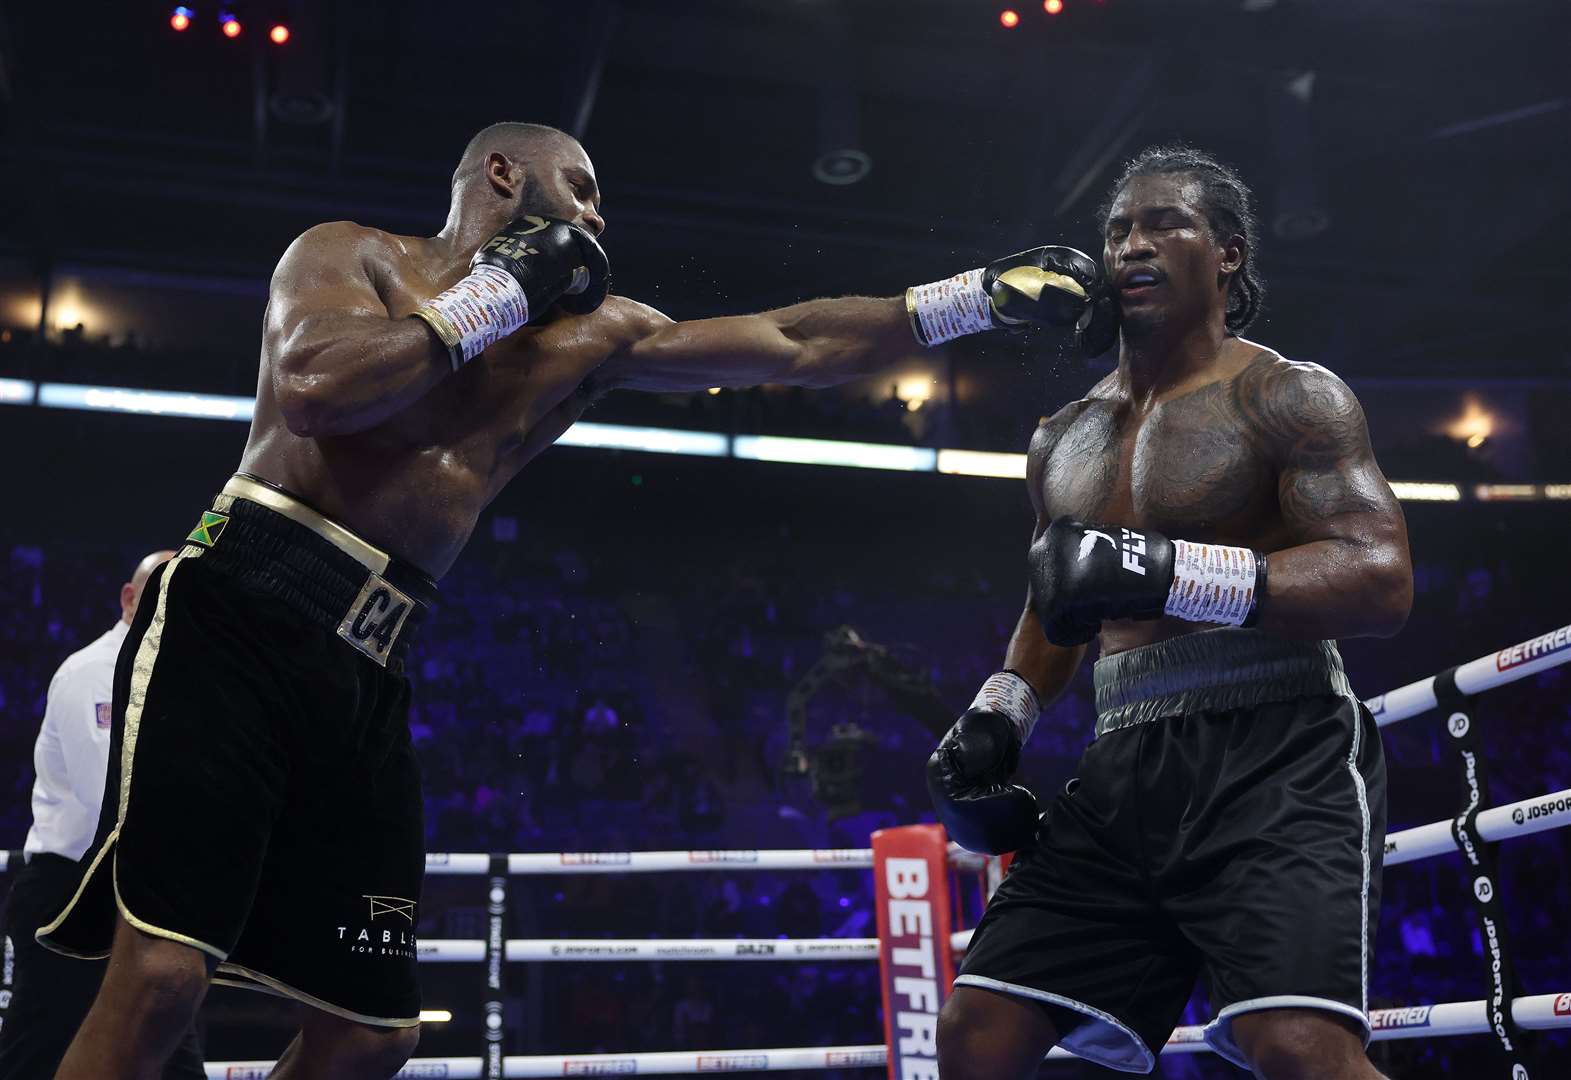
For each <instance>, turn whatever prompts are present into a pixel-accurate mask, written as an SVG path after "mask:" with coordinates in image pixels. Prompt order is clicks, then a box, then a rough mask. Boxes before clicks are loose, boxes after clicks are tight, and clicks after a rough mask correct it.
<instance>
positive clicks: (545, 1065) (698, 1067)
mask: <svg viewBox="0 0 1571 1080" xmlns="http://www.w3.org/2000/svg"><path fill="white" fill-rule="evenodd" d="M1511 1014H1512V1016H1513V1017H1515V1019H1516V1022H1517V1023H1518V1024H1519V1025H1520V1026H1521V1027H1523V1028H1524V1029H1526V1030H1528V1031H1545V1030H1548V1029H1551V1028H1562V1027H1571V993H1565V994H1532V995H1529V996H1527V997H1519V998H1517V999H1515V1000H1514V1001H1513V1002H1512V1003H1511ZM1486 1016H1487V1014H1486V1011H1485V1006H1484V1002H1483V1001H1482V1000H1479V1001H1447V1002H1440V1003H1438V1004H1434V1005H1407V1006H1403V1007H1400V1008H1394V1009H1371V1010H1370V1011H1369V1019H1370V1023H1371V1025H1372V1026H1373V1027H1374V1034H1373V1036H1372V1040H1373V1041H1374V1042H1388V1041H1394V1040H1397V1039H1426V1038H1435V1037H1439V1036H1445V1035H1479V1034H1482V1033H1483V1032H1485V1031H1488V1030H1489V1021H1488V1020H1487V1018H1486ZM1203 1031H1204V1028H1203V1027H1201V1026H1199V1025H1193V1026H1188V1027H1181V1028H1177V1029H1175V1030H1174V1031H1173V1036H1172V1038H1171V1039H1169V1040H1168V1043H1167V1045H1166V1046H1164V1047H1163V1048H1162V1053H1163V1054H1199V1053H1205V1052H1209V1051H1210V1049H1211V1048H1210V1047H1209V1046H1207V1045H1206V1043H1205V1042H1204V1040H1203V1037H1202V1035H1201V1033H1202V1032H1203ZM1047 1059H1048V1060H1049V1061H1067V1060H1073V1059H1074V1055H1073V1054H1070V1053H1069V1052H1068V1051H1066V1050H1061V1049H1058V1048H1057V1047H1055V1048H1054V1049H1053V1050H1052V1051H1051V1052H1050V1053H1049V1054H1048V1055H1047ZM888 1061H889V1051H888V1048H887V1047H885V1046H883V1045H881V1044H876V1043H875V1044H872V1045H868V1046H827V1047H816V1048H814V1047H794V1048H788V1049H769V1050H697V1051H694V1050H688V1051H680V1052H660V1053H642V1054H569V1055H537V1056H519V1055H509V1056H507V1057H504V1058H503V1059H502V1067H503V1075H504V1076H507V1077H526V1076H527V1077H538V1076H630V1075H642V1076H684V1075H690V1074H693V1073H702V1072H785V1071H788V1070H793V1069H802V1070H806V1069H858V1068H867V1069H874V1068H883V1067H885V1066H886V1065H887V1064H888ZM272 1067H273V1063H272V1062H270V1061H230V1062H211V1063H209V1064H208V1066H207V1075H208V1077H209V1080H263V1078H264V1077H266V1076H267V1072H268V1070H269V1069H271V1068H272ZM397 1075H398V1077H401V1078H411V1080H412V1078H415V1077H444V1078H447V1080H480V1077H482V1076H483V1075H484V1074H483V1072H482V1071H481V1059H480V1058H478V1057H451V1058H418V1059H415V1060H412V1061H410V1062H409V1064H408V1065H406V1066H405V1067H404V1068H403V1070H402V1071H400V1072H399V1073H398V1074H397Z"/></svg>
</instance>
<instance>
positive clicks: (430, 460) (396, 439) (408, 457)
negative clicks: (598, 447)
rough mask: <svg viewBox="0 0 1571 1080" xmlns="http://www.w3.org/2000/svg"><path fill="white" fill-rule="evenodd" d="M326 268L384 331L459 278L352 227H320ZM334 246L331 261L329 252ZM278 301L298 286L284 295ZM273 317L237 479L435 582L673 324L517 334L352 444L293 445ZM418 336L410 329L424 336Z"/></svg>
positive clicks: (580, 321)
mask: <svg viewBox="0 0 1571 1080" xmlns="http://www.w3.org/2000/svg"><path fill="white" fill-rule="evenodd" d="M321 231H322V233H323V235H322V236H321V237H320V242H321V244H322V245H323V246H324V247H325V248H328V251H327V253H326V255H325V257H326V258H329V259H337V260H342V261H343V262H344V263H346V264H347V265H350V266H352V267H356V268H363V271H364V275H365V280H366V282H367V286H368V289H367V295H366V296H364V297H360V298H357V299H356V300H355V301H353V302H358V303H367V302H370V299H371V298H372V297H374V300H375V302H376V303H377V304H379V305H380V306H381V308H382V309H383V313H384V314H385V315H386V316H387V317H388V318H391V319H404V318H406V317H407V316H409V315H410V313H411V312H413V311H414V309H415V308H416V307H417V306H418V305H419V304H420V303H421V302H422V301H424V300H425V299H427V298H429V297H431V296H434V295H436V294H437V293H440V292H441V291H442V290H444V289H446V288H448V287H449V286H451V285H452V284H453V283H454V282H456V281H457V280H458V279H459V278H461V277H463V276H464V275H465V274H466V273H468V271H469V265H468V258H467V256H466V257H463V258H458V259H454V258H453V257H451V256H450V255H449V254H447V252H446V250H445V249H444V246H443V245H442V244H440V243H439V242H437V241H434V240H432V239H428V238H423V237H405V236H393V235H390V234H388V233H383V232H379V231H377V230H374V229H367V228H362V227H360V226H356V225H350V224H348V223H338V224H335V225H331V226H324V227H321ZM329 245H330V247H329ZM281 284H282V287H283V288H284V289H286V290H293V289H295V288H298V287H301V286H302V285H304V287H309V285H308V284H307V283H300V282H294V281H287V282H283V283H281ZM279 286H280V283H278V282H275V295H274V297H273V299H272V301H271V303H270V307H269V315H268V318H267V333H266V335H265V336H264V340H263V348H262V361H261V372H260V376H259V378H258V382H257V403H256V416H255V419H254V420H253V422H252V427H251V437H250V440H249V441H248V442H247V444H246V448H245V454H244V456H243V458H242V459H241V463H240V468H241V470H243V471H245V472H249V473H251V474H253V475H256V476H259V477H261V478H262V479H264V480H268V481H270V482H272V483H274V484H277V485H279V486H280V487H282V488H284V489H285V490H287V491H289V492H291V493H293V494H295V495H297V496H299V497H300V498H301V499H303V500H305V501H306V502H308V503H310V504H311V505H312V506H314V507H315V508H316V509H318V510H320V511H321V512H322V513H324V514H326V515H327V516H328V517H331V518H332V519H334V520H335V521H338V522H340V523H341V524H343V525H345V526H347V527H348V528H351V529H353V530H354V531H355V532H357V533H359V534H360V535H362V536H364V537H365V538H366V539H368V540H370V541H372V542H373V543H376V544H379V545H382V546H384V547H386V548H387V549H388V550H389V551H391V552H393V553H394V554H396V555H398V556H400V557H402V558H404V559H407V560H409V561H410V562H412V563H414V564H415V565H416V566H419V567H421V568H422V569H424V570H426V571H427V572H428V573H431V574H432V575H435V576H440V575H441V574H442V573H443V572H445V571H446V570H447V569H448V567H449V566H451V565H452V563H453V560H454V559H455V558H456V557H457V555H458V552H459V551H460V550H461V549H462V547H463V545H464V542H465V541H466V540H467V539H468V537H469V533H470V531H471V530H472V529H473V528H474V524H475V521H476V519H477V517H478V516H479V514H480V512H481V511H482V510H483V509H484V508H485V507H486V505H487V504H488V503H490V501H491V500H492V499H494V498H495V497H496V495H497V493H498V492H499V491H500V490H501V489H502V487H503V486H504V485H505V484H506V483H507V481H508V480H510V479H512V478H513V477H514V476H516V475H517V474H518V472H519V470H520V469H522V468H523V467H524V466H525V465H526V464H527V463H528V462H529V461H530V460H531V459H533V458H534V457H535V456H536V455H538V454H539V453H540V452H541V451H542V450H544V449H545V448H546V447H547V446H549V445H551V443H552V442H554V441H555V440H556V439H557V437H558V436H560V435H561V434H562V432H563V431H565V430H566V429H567V428H568V427H569V426H570V425H571V424H572V423H573V422H574V421H575V420H577V419H578V417H579V416H580V415H581V414H582V413H583V412H584V410H585V409H587V408H588V407H589V405H590V404H591V403H592V402H593V401H594V399H595V398H596V397H597V396H598V395H599V394H600V393H602V392H603V391H604V390H605V389H608V388H609V387H610V386H611V385H612V382H613V380H614V379H615V372H614V371H613V370H608V361H612V360H613V359H614V358H616V357H618V356H619V355H620V354H622V353H623V352H624V350H626V349H627V347H628V346H630V345H632V344H633V343H634V342H636V341H639V340H641V339H644V338H647V337H648V336H649V335H651V334H652V333H654V332H655V331H657V330H659V329H661V328H662V327H665V326H668V325H669V324H670V320H669V319H667V318H665V317H664V316H663V315H661V314H660V313H658V312H656V311H655V310H654V309H652V308H649V307H646V306H645V305H643V304H639V303H637V302H636V301H633V300H628V299H626V298H624V297H620V296H611V297H608V298H607V300H606V302H605V303H604V304H603V305H601V307H600V308H599V310H597V311H595V312H594V313H593V314H590V315H583V316H560V317H556V318H553V319H551V320H550V321H548V322H545V323H543V324H541V325H535V326H527V327H524V328H523V329H521V330H519V331H517V332H515V333H514V334H512V335H511V336H510V337H507V338H504V339H502V340H501V341H499V342H497V343H496V344H494V345H492V346H491V347H490V348H489V349H487V350H486V352H485V353H484V354H483V355H482V356H481V357H479V358H478V359H476V360H475V361H474V362H472V363H470V364H468V365H467V366H465V367H464V368H463V369H462V370H460V371H457V372H454V373H452V374H450V375H448V376H446V377H445V378H443V379H442V380H441V381H440V382H438V383H437V384H436V385H434V386H433V387H432V388H431V389H430V390H429V391H428V392H427V393H426V394H425V395H424V396H423V397H421V398H420V399H419V400H417V401H415V402H414V403H413V404H411V405H410V406H409V407H407V408H405V409H404V410H403V411H401V412H398V413H395V414H394V415H392V416H390V417H388V418H387V419H385V420H383V421H382V422H381V423H379V424H376V425H375V426H372V427H369V428H367V429H365V430H360V431H355V432H353V433H351V434H343V435H324V436H319V437H314V438H312V437H301V436H299V435H296V434H294V433H293V432H291V431H290V429H289V426H288V424H287V423H286V422H285V418H284V415H283V412H282V411H281V409H280V408H279V404H278V400H277V394H276V392H275V375H276V372H275V371H274V365H275V364H276V363H277V362H278V354H279V350H280V347H281V345H282V342H283V340H284V339H285V338H286V336H287V333H288V329H289V323H288V320H287V318H286V317H282V316H279V315H275V310H274V309H275V308H278V307H284V308H287V307H288V306H289V305H290V303H291V297H290V295H288V294H285V295H279V294H278V289H279ZM420 325H421V324H419V323H418V322H416V321H415V320H410V326H411V328H415V332H417V333H418V332H420V331H419V330H418V327H420Z"/></svg>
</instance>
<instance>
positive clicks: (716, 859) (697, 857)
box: [687, 851, 758, 863]
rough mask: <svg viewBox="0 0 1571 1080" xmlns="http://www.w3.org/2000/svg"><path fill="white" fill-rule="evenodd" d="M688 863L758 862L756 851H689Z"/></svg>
mask: <svg viewBox="0 0 1571 1080" xmlns="http://www.w3.org/2000/svg"><path fill="white" fill-rule="evenodd" d="M687 861H688V862H690V863H755V862H757V861H758V852H756V851H689V852H688V853H687Z"/></svg>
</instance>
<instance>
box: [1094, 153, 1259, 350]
mask: <svg viewBox="0 0 1571 1080" xmlns="http://www.w3.org/2000/svg"><path fill="white" fill-rule="evenodd" d="M1174 175H1177V176H1188V177H1192V178H1193V179H1194V180H1195V181H1196V182H1197V183H1199V185H1200V188H1201V192H1202V198H1203V200H1204V202H1203V206H1204V209H1205V215H1206V223H1207V224H1208V225H1209V226H1210V227H1211V232H1212V235H1214V236H1216V237H1217V238H1218V239H1223V238H1225V237H1229V236H1233V235H1235V234H1236V235H1238V236H1242V237H1243V238H1244V265H1242V266H1240V267H1239V268H1238V271H1237V272H1236V273H1235V274H1234V275H1233V277H1232V280H1231V281H1229V282H1228V286H1227V316H1226V322H1227V329H1228V332H1229V333H1232V334H1238V333H1240V332H1242V331H1243V330H1244V329H1245V328H1247V327H1248V326H1249V324H1250V323H1252V322H1254V321H1255V318H1256V316H1258V315H1259V314H1260V309H1261V306H1262V304H1263V303H1264V301H1265V295H1266V283H1265V279H1264V278H1262V277H1261V276H1260V272H1259V270H1257V269H1256V268H1255V256H1256V254H1257V253H1258V243H1259V236H1260V222H1259V220H1258V219H1257V218H1256V217H1255V206H1254V202H1255V200H1254V194H1253V193H1252V192H1251V191H1250V190H1249V185H1248V184H1246V183H1244V181H1243V179H1242V178H1241V177H1240V176H1239V175H1238V173H1236V172H1234V171H1233V169H1231V168H1230V167H1229V166H1227V165H1224V164H1222V162H1220V161H1218V160H1217V159H1216V158H1214V157H1212V156H1211V155H1210V154H1207V153H1205V152H1204V151H1201V150H1196V149H1195V148H1194V147H1192V146H1184V145H1182V144H1176V145H1172V146H1153V147H1150V148H1148V149H1146V150H1142V151H1141V152H1140V153H1139V154H1137V155H1136V156H1135V157H1133V158H1131V159H1130V160H1129V162H1128V164H1126V165H1125V166H1124V171H1123V172H1122V173H1121V174H1120V175H1119V177H1118V179H1117V180H1116V181H1114V182H1113V187H1112V189H1111V190H1110V191H1109V192H1108V193H1107V198H1106V199H1105V200H1103V202H1102V205H1101V206H1100V207H1098V208H1097V220H1098V222H1099V223H1100V224H1101V226H1102V231H1103V232H1104V233H1105V232H1106V230H1107V219H1108V216H1109V215H1110V214H1111V213H1112V210H1113V200H1114V199H1116V198H1118V193H1119V192H1120V191H1122V190H1123V189H1124V187H1125V185H1127V184H1128V183H1129V182H1130V181H1131V180H1133V179H1134V178H1135V177H1137V176H1174Z"/></svg>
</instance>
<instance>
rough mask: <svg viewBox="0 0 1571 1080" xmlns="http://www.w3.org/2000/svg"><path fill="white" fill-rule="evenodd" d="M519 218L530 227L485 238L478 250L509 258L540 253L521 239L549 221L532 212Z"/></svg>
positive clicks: (548, 223) (537, 230)
mask: <svg viewBox="0 0 1571 1080" xmlns="http://www.w3.org/2000/svg"><path fill="white" fill-rule="evenodd" d="M519 220H520V221H527V222H529V224H530V228H528V229H524V230H521V231H516V232H514V231H509V232H505V233H499V234H497V235H496V236H493V237H492V238H491V239H489V240H487V241H486V244H485V247H483V248H481V249H480V250H481V251H488V252H491V253H492V254H494V255H502V256H505V257H507V258H509V259H517V258H519V257H521V256H524V255H538V254H540V251H539V249H538V248H532V247H530V246H529V245H528V244H526V243H524V242H523V241H522V238H523V237H525V236H532V235H534V234H535V233H537V232H539V231H541V230H542V229H544V228H545V227H546V226H547V225H550V224H551V223H550V222H549V221H547V220H546V219H545V218H543V217H536V216H535V215H534V214H525V215H524V216H523V217H522V218H520V219H519Z"/></svg>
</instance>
